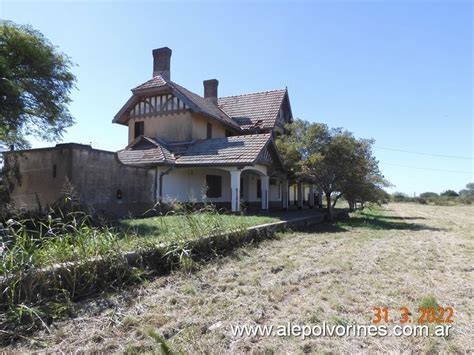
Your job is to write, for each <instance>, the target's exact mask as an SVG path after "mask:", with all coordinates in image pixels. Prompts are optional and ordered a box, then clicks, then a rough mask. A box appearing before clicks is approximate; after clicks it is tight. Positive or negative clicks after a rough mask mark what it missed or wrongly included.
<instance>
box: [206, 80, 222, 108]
mask: <svg viewBox="0 0 474 355" xmlns="http://www.w3.org/2000/svg"><path fill="white" fill-rule="evenodd" d="M202 83H203V84H204V98H206V99H209V101H211V102H212V103H213V104H214V105H217V87H218V86H219V81H217V79H209V80H204V81H203V82H202Z"/></svg>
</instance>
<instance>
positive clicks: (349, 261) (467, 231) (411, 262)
mask: <svg viewBox="0 0 474 355" xmlns="http://www.w3.org/2000/svg"><path fill="white" fill-rule="evenodd" d="M387 209H388V212H387V216H386V218H385V219H382V222H381V223H380V224H377V225H370V224H368V225H362V226H361V225H357V226H355V225H353V224H352V225H346V224H341V225H339V226H335V227H319V228H315V229H313V230H311V231H306V232H298V233H288V234H284V235H282V236H280V238H279V239H278V240H270V241H266V242H264V243H262V244H260V245H259V246H258V247H248V248H244V249H240V250H239V251H237V252H236V253H235V254H234V255H232V256H230V257H226V258H223V259H221V260H218V261H216V262H213V263H211V264H209V265H206V266H203V267H202V268H201V269H200V270H199V271H197V272H195V273H192V274H185V273H175V274H173V275H170V276H168V277H162V278H158V279H156V280H155V281H153V282H150V283H147V284H144V285H141V286H140V287H137V288H135V289H133V290H129V291H126V292H123V293H122V294H120V295H113V296H110V297H108V298H98V299H96V300H93V301H89V302H86V303H84V304H82V305H81V311H80V312H79V314H78V315H77V316H76V317H75V318H74V319H70V320H67V321H63V322H57V323H56V324H55V325H54V326H53V327H52V334H50V335H48V334H43V333H41V334H37V336H36V337H35V338H36V339H38V340H39V339H41V341H42V342H43V343H42V345H43V346H44V347H46V348H47V349H48V350H51V351H73V350H78V349H80V350H84V351H93V350H102V351H126V350H130V351H137V350H150V351H155V350H156V349H157V348H156V346H157V341H156V340H154V339H153V338H152V337H150V336H149V335H148V334H149V331H150V330H152V331H154V332H156V333H157V334H161V335H163V336H164V337H165V338H166V339H167V344H168V345H169V346H170V348H171V349H172V350H182V351H185V352H191V353H196V352H210V353H223V352H227V353H230V352H249V351H261V352H263V351H269V352H272V351H273V352H276V353H281V352H291V353H293V352H299V353H301V352H324V351H333V352H361V351H372V352H373V351H378V352H386V351H397V352H398V351H410V350H415V351H425V352H431V351H452V352H455V351H472V350H473V349H474V344H473V340H472V339H473V336H472V335H473V334H474V333H473V328H472V324H473V323H474V319H473V314H474V305H473V301H472V295H473V294H474V289H473V284H474V279H473V274H474V272H473V271H474V269H473V254H474V253H473V250H474V243H473V230H474V225H473V224H474V221H473V219H474V217H473V216H474V208H472V207H447V208H441V207H431V206H420V205H414V204H413V205H411V204H393V205H390V206H388V208H387ZM427 296H433V297H434V298H435V299H436V301H437V302H438V304H439V305H442V306H448V305H450V306H452V307H453V308H454V309H455V326H454V333H453V334H452V336H450V337H448V338H447V339H443V338H422V337H419V338H406V337H405V338H395V337H386V338H329V337H325V338H310V339H306V340H301V339H299V338H295V337H286V338H278V337H244V338H241V337H235V336H233V335H232V334H231V331H230V326H231V325H245V324H250V325H251V324H265V325H279V324H286V323H287V322H293V323H298V324H307V325H311V324H312V325H314V324H321V323H322V322H323V321H326V322H327V323H332V324H343V323H347V322H357V323H359V324H367V323H369V322H370V321H371V319H372V318H373V312H372V307H373V306H376V305H385V306H388V307H389V308H390V309H393V310H398V309H399V308H400V307H402V306H406V307H408V308H409V309H413V310H416V309H418V307H419V305H420V304H421V302H422V300H423V298H424V297H427ZM40 347H41V343H36V344H27V343H24V344H19V345H17V346H16V347H11V348H9V349H8V350H16V351H18V350H33V349H39V348H40Z"/></svg>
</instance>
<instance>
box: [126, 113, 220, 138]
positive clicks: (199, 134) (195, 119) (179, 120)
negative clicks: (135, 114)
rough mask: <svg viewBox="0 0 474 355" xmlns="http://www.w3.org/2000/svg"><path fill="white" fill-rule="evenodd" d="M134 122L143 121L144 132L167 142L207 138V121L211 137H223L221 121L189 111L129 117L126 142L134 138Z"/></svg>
mask: <svg viewBox="0 0 474 355" xmlns="http://www.w3.org/2000/svg"><path fill="white" fill-rule="evenodd" d="M135 122H144V134H145V136H148V137H151V138H161V139H163V140H165V141H167V142H186V141H190V140H192V139H196V140H198V139H206V138H207V123H208V122H209V123H211V124H212V137H213V138H221V137H225V127H224V125H223V124H222V123H220V122H217V121H215V120H211V119H208V118H207V117H204V116H202V115H200V114H197V113H192V112H190V111H186V112H180V113H173V114H163V115H160V116H156V117H150V118H131V119H130V120H129V122H128V142H129V143H130V142H131V141H133V140H134V137H135Z"/></svg>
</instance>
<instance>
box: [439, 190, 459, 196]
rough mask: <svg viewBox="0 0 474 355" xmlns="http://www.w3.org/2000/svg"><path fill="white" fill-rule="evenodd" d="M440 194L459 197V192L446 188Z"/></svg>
mask: <svg viewBox="0 0 474 355" xmlns="http://www.w3.org/2000/svg"><path fill="white" fill-rule="evenodd" d="M440 196H447V197H458V196H459V194H458V193H457V192H456V191H454V190H446V191H444V192H442V193H441V194H440Z"/></svg>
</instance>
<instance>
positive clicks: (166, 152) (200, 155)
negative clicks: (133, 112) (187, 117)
mask: <svg viewBox="0 0 474 355" xmlns="http://www.w3.org/2000/svg"><path fill="white" fill-rule="evenodd" d="M270 139H271V134H270V133H265V134H249V135H244V136H232V137H226V138H214V139H207V140H204V141H200V142H189V143H187V144H179V145H174V144H167V143H165V142H163V141H157V140H153V139H151V138H148V137H143V136H141V137H139V138H137V139H136V140H135V141H134V142H132V143H131V144H130V145H129V146H128V147H127V148H126V149H124V150H121V151H119V152H117V154H118V158H119V160H120V161H121V162H122V163H124V164H127V165H141V166H144V165H145V166H146V165H157V164H158V165H161V164H172V165H175V166H192V165H198V166H199V165H241V164H254V163H255V162H256V160H257V159H258V157H259V155H260V153H261V152H262V150H263V148H264V147H265V146H266V145H267V143H268V142H269V140H270Z"/></svg>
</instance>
